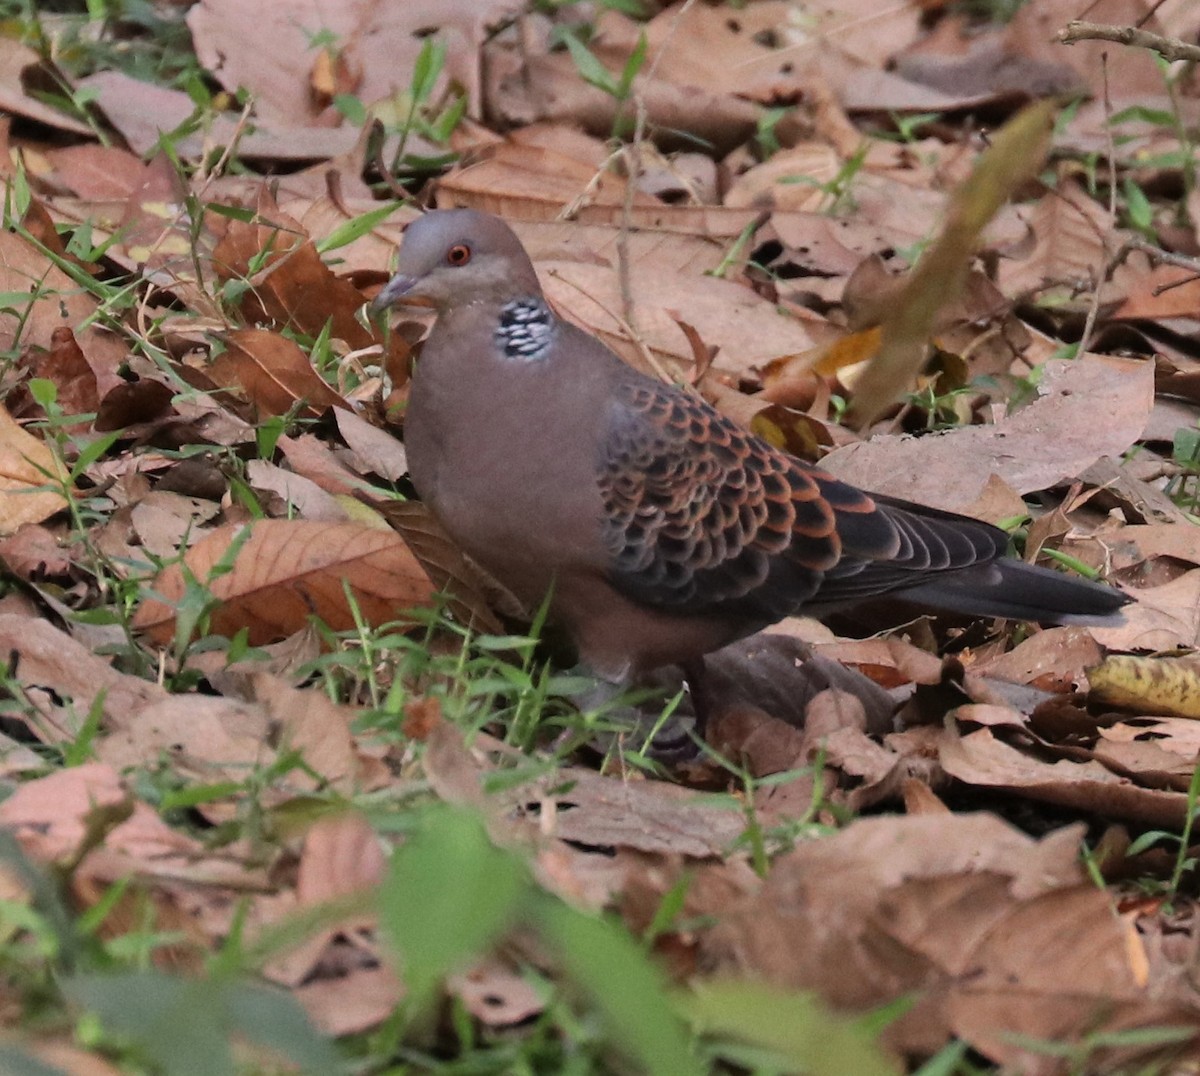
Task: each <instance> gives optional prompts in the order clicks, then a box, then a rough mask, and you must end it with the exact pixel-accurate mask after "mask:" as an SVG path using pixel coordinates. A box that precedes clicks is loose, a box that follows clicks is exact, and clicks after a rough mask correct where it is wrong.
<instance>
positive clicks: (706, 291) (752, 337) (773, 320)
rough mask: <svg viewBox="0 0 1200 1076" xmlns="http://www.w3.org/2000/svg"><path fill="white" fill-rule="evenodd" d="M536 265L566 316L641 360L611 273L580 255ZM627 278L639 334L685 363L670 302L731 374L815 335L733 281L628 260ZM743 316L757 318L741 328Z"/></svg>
mask: <svg viewBox="0 0 1200 1076" xmlns="http://www.w3.org/2000/svg"><path fill="white" fill-rule="evenodd" d="M538 268H539V269H540V270H541V271H542V273H543V278H542V279H543V284H544V286H545V289H546V295H547V297H548V298H549V299H550V301H551V302H552V303H553V304H554V306H555V308H556V309H557V310H558V311H559V312H560V313H561V314H562V315H563V316H564V317H566V318H567V319H568V320H570V321H573V322H575V323H576V324H577V325H579V326H581V327H582V328H583V329H585V330H587V331H588V332H589V333H591V334H592V335H594V336H598V337H600V339H602V340H603V341H604V342H605V343H606V344H608V345H609V346H610V347H612V348H614V349H615V350H616V351H617V352H618V353H620V354H622V355H623V356H624V357H625V358H626V359H627V360H629V361H631V362H632V363H633V364H635V365H637V366H641V367H643V368H644V367H645V365H646V362H645V359H644V358H643V356H642V352H641V350H640V349H639V348H638V347H637V346H636V345H635V344H633V342H632V341H631V340H630V336H629V333H628V331H627V329H626V327H625V326H624V325H623V324H622V323H621V321H619V320H618V319H623V318H624V315H623V313H622V302H621V293H620V286H619V282H618V280H617V275H616V273H614V272H612V271H611V270H609V269H606V268H602V267H600V266H596V265H584V264H582V263H580V262H546V261H543V262H541V263H540V265H539V266H538ZM631 280H632V290H633V294H634V295H635V296H637V297H638V306H637V310H636V319H637V324H636V331H637V334H638V337H639V338H640V340H641V341H642V342H643V343H644V344H645V345H646V347H648V348H649V349H650V350H651V351H652V352H654V353H655V354H656V355H657V356H659V357H660V358H665V359H668V360H670V361H671V362H674V363H678V364H679V365H680V366H682V367H683V368H684V369H687V368H689V367H690V366H691V364H692V357H693V356H692V349H691V345H690V344H689V343H688V340H687V336H686V335H685V334H684V332H683V331H682V330H681V329H680V327H679V325H678V323H677V321H676V320H675V318H673V317H672V316H671V314H668V313H667V311H668V310H670V311H672V312H674V314H675V315H676V317H677V318H679V319H680V320H682V321H685V322H687V323H688V324H689V325H691V326H693V327H694V328H695V330H696V331H697V332H698V333H699V334H700V338H701V340H703V341H704V343H705V344H706V345H707V346H708V347H716V348H719V351H718V352H717V357H716V359H715V360H714V362H713V366H714V368H716V369H717V370H722V371H727V372H729V373H732V374H735V375H742V374H746V373H748V372H749V371H751V370H752V369H754V368H756V367H759V366H763V365H765V364H766V363H768V362H770V361H771V360H772V359H777V358H779V357H780V356H783V355H792V354H795V353H796V352H801V351H808V350H810V349H811V348H812V347H813V345H814V343H816V340H815V338H814V337H813V335H812V334H811V333H810V332H809V331H808V328H807V326H806V325H805V324H804V323H802V322H801V321H799V320H798V319H796V318H791V317H788V316H787V315H785V314H782V313H780V312H779V311H778V310H777V309H776V308H775V306H774V304H772V303H769V302H768V301H767V300H766V299H763V298H760V297H759V296H757V295H755V294H754V293H753V292H752V291H749V290H748V289H747V288H745V287H742V286H741V285H739V284H735V283H733V282H732V281H729V280H718V279H717V278H715V277H709V276H701V275H699V274H697V273H695V272H684V273H678V274H667V273H663V272H657V273H654V274H650V273H644V272H643V271H642V270H641V269H640V267H638V266H633V267H631ZM748 324H753V325H754V326H755V331H754V333H753V334H747V332H746V326H747V325H748Z"/></svg>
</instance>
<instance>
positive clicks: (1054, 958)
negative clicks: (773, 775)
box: [695, 814, 1197, 1072]
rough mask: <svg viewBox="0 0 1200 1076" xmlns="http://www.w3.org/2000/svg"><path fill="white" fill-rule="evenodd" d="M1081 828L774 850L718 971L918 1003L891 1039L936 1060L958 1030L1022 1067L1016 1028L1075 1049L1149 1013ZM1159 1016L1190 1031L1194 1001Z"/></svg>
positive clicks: (994, 823) (983, 827) (906, 832)
mask: <svg viewBox="0 0 1200 1076" xmlns="http://www.w3.org/2000/svg"><path fill="white" fill-rule="evenodd" d="M1080 835H1081V834H1080V831H1079V829H1078V828H1077V827H1069V828H1067V829H1062V830H1059V831H1057V832H1055V833H1052V834H1051V835H1049V836H1048V837H1045V838H1043V839H1042V840H1041V841H1035V840H1033V839H1032V838H1030V837H1028V836H1026V835H1024V834H1022V833H1020V832H1018V831H1017V830H1015V829H1013V828H1011V827H1010V826H1008V825H1007V824H1006V823H1004V822H1002V821H1000V820H999V819H998V818H995V817H994V816H989V815H982V814H980V815H946V814H930V815H924V816H917V817H911V818H869V819H860V820H858V821H856V822H854V823H852V824H851V825H849V826H848V827H847V828H846V829H845V830H843V831H842V832H840V833H836V834H834V835H832V836H829V837H826V838H824V839H822V840H819V841H809V842H806V843H803V844H801V845H799V846H798V847H797V848H795V849H794V850H793V851H792V852H789V853H787V854H785V855H784V856H781V857H780V858H778V859H777V860H776V861H775V863H774V864H773V866H772V870H771V874H770V875H769V876H768V878H767V880H766V882H765V883H764V884H763V886H762V887H761V889H760V890H759V891H758V892H757V893H756V894H754V895H753V896H751V897H750V898H749V899H746V900H743V901H741V902H740V903H739V905H738V906H737V907H735V908H724V909H719V910H720V911H721V912H723V915H722V922H721V923H720V924H719V925H718V926H717V927H716V929H715V930H714V931H713V932H712V933H711V935H710V936H709V937H707V938H702V939H701V944H702V946H703V947H704V949H705V950H706V952H707V956H708V958H709V960H710V961H715V962H716V964H717V967H718V968H729V967H731V966H732V967H736V968H737V969H738V970H739V971H741V972H742V973H748V974H752V975H754V976H757V977H762V978H764V979H766V980H767V981H769V982H772V983H776V984H779V985H783V986H788V987H792V988H801V989H812V990H816V991H818V992H819V993H820V994H822V995H823V996H824V997H825V998H826V999H827V1000H829V1001H831V1002H833V1003H834V1004H835V1005H837V1006H839V1007H845V1008H850V1009H856V1010H862V1009H866V1008H869V1007H873V1006H876V1005H880V1004H885V1003H886V1002H888V1001H891V1000H894V999H896V998H897V997H899V996H901V995H905V996H908V997H909V998H910V999H911V1001H912V1002H914V1004H913V1005H912V1007H911V1008H910V1009H909V1010H908V1011H907V1012H906V1013H905V1014H904V1015H903V1016H901V1017H900V1018H899V1020H897V1021H896V1022H895V1023H894V1024H893V1025H891V1026H890V1027H889V1029H888V1032H887V1033H886V1035H885V1041H890V1042H891V1043H893V1044H894V1045H898V1046H901V1047H902V1048H906V1049H911V1050H916V1051H918V1052H922V1053H927V1052H929V1053H931V1052H934V1051H935V1050H937V1049H939V1048H940V1047H941V1045H942V1044H943V1043H944V1042H945V1041H946V1039H947V1038H949V1037H950V1036H952V1035H958V1036H959V1037H962V1038H965V1039H967V1041H969V1042H970V1043H971V1044H972V1045H974V1046H975V1047H976V1048H977V1049H982V1050H984V1051H986V1052H987V1053H988V1054H989V1055H990V1056H991V1057H992V1058H993V1059H995V1060H1002V1061H1005V1062H1009V1063H1015V1062H1017V1061H1018V1060H1020V1061H1028V1059H1029V1056H1030V1055H1029V1053H1027V1052H1025V1051H1026V1050H1028V1047H1027V1046H1026V1047H1025V1048H1024V1050H1023V1048H1022V1044H1021V1043H1020V1042H1019V1041H1017V1037H1018V1036H1021V1035H1026V1036H1029V1037H1031V1038H1041V1037H1045V1036H1046V1034H1047V1033H1049V1032H1053V1040H1054V1041H1056V1042H1058V1041H1067V1042H1073V1041H1079V1040H1080V1039H1081V1038H1082V1037H1083V1036H1085V1035H1087V1034H1088V1033H1089V1032H1095V1031H1097V1030H1099V1029H1101V1028H1107V1027H1110V1026H1112V1025H1113V1024H1114V1023H1118V1024H1119V1023H1120V1021H1121V1020H1122V1018H1123V1017H1125V1016H1127V1015H1129V1014H1131V1013H1135V1012H1136V1013H1137V1014H1138V1015H1139V1016H1141V1017H1142V1018H1143V1019H1144V1020H1145V1019H1147V1018H1148V1019H1149V1020H1151V1021H1152V1020H1153V1017H1150V1016H1149V1014H1147V1013H1146V1012H1145V1011H1144V1010H1143V1009H1142V1008H1141V1007H1142V1006H1144V1005H1146V1004H1147V999H1146V994H1145V991H1144V990H1143V988H1142V982H1141V981H1140V980H1139V974H1138V969H1139V967H1140V966H1143V965H1144V956H1142V955H1141V952H1140V946H1139V944H1138V942H1137V938H1136V936H1135V937H1133V938H1132V939H1131V938H1130V937H1129V931H1128V928H1127V927H1126V925H1125V924H1123V923H1122V922H1121V920H1120V919H1118V917H1117V916H1115V915H1114V914H1113V909H1112V905H1111V900H1110V897H1109V895H1108V894H1107V893H1105V892H1103V891H1101V890H1099V889H1096V888H1095V887H1094V886H1091V885H1089V884H1087V883H1085V882H1084V880H1083V877H1082V871H1081V869H1080V866H1079V859H1078V842H1079V838H1080ZM705 910H706V909H695V911H697V912H699V913H700V914H703V912H704V911H705ZM707 910H710V911H717V910H718V909H717V908H715V907H714V908H712V909H707ZM710 966H711V965H710ZM1168 996H1169V995H1168ZM1001 997H1002V998H1005V999H1008V1000H1009V1002H1020V1003H1021V1005H1020V1007H1019V1009H1018V1010H1017V1011H1014V1008H1013V1006H1012V1005H1011V1004H1009V1005H1001V1006H997V1005H996V1002H997V999H998V998H1001ZM1155 1015H1157V1016H1158V1018H1159V1020H1160V1021H1161V1022H1163V1023H1166V1022H1168V1020H1169V1019H1170V1017H1172V1016H1175V1017H1178V1018H1179V1022H1180V1023H1182V1024H1184V1025H1185V1026H1189V1027H1190V1028H1191V1029H1192V1032H1193V1033H1194V1032H1195V1028H1196V1024H1197V1014H1196V1011H1195V1009H1194V1006H1193V1007H1192V1008H1191V1011H1189V1010H1188V1009H1186V1008H1184V1007H1183V1006H1175V1007H1173V1009H1172V1007H1171V1006H1168V1005H1164V1006H1163V1007H1162V1008H1161V1009H1160V1010H1159V1011H1158V1012H1157V1013H1156V1014H1155ZM1013 1071H1021V1072H1035V1071H1036V1072H1048V1071H1051V1070H1049V1069H1035V1068H1028V1067H1024V1066H1018V1067H1016V1068H1014V1069H1013ZM1053 1071H1058V1070H1057V1069H1054V1070H1053ZM1088 1071H1093V1070H1091V1069H1089V1070H1088ZM1095 1071H1100V1070H1095Z"/></svg>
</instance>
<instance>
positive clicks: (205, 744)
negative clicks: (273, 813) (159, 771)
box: [96, 695, 276, 782]
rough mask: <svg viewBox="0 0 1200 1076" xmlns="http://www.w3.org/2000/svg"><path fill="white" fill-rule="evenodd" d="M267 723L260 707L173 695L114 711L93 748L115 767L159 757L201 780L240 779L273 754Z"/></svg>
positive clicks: (227, 700) (100, 756) (233, 701)
mask: <svg viewBox="0 0 1200 1076" xmlns="http://www.w3.org/2000/svg"><path fill="white" fill-rule="evenodd" d="M270 733H271V725H270V722H269V721H268V719H267V716H266V714H265V713H264V712H263V711H262V709H261V708H259V707H255V706H252V705H250V704H248V703H244V702H239V701H238V700H236V699H224V698H217V697H213V696H207V695H175V696H170V697H168V698H166V699H163V700H161V701H160V702H157V703H154V704H152V705H150V706H146V707H143V708H142V709H141V710H140V711H139V712H138V713H137V714H136V716H135V715H125V714H121V715H117V716H114V718H113V719H112V732H111V733H110V734H109V735H108V736H106V737H104V738H103V739H102V740H101V741H99V743H98V744H97V747H96V754H97V756H98V758H99V759H100V760H101V761H102V762H106V763H108V764H109V765H110V766H113V767H114V768H116V769H125V768H128V767H135V766H137V765H139V764H141V763H144V762H145V761H146V760H148V759H163V760H166V761H168V762H169V764H170V765H171V766H172V767H173V768H174V769H176V770H177V771H178V772H181V773H186V774H189V775H191V776H192V777H193V778H194V779H195V780H198V781H203V782H217V781H244V780H245V779H246V778H247V777H248V776H249V774H250V773H251V772H252V771H253V770H254V769H255V767H258V766H263V765H266V764H268V763H270V762H271V761H272V760H273V759H274V758H275V755H276V752H275V750H274V749H273V748H272V747H270V746H268V742H267V741H268V740H269V739H270Z"/></svg>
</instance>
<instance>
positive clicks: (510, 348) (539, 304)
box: [496, 299, 554, 362]
mask: <svg viewBox="0 0 1200 1076" xmlns="http://www.w3.org/2000/svg"><path fill="white" fill-rule="evenodd" d="M553 339H554V315H553V314H551V313H550V308H549V307H547V306H546V304H545V303H544V302H543V301H542V300H541V299H514V300H513V301H512V302H511V303H505V304H504V306H503V307H501V309H500V323H499V324H498V325H497V326H496V346H497V347H499V348H500V350H501V351H502V352H504V357H505V358H507V359H518V360H520V361H522V362H537V361H538V360H539V359H544V358H545V357H546V353H547V352H548V351H549V350H550V343H551V341H552V340H553Z"/></svg>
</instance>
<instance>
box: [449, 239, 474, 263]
mask: <svg viewBox="0 0 1200 1076" xmlns="http://www.w3.org/2000/svg"><path fill="white" fill-rule="evenodd" d="M470 260H471V248H470V247H469V246H467V245H466V243H455V244H454V246H452V247H451V248H450V249H449V250H448V251H446V261H448V262H449V263H450V264H451V265H466V264H467V262H469V261H470Z"/></svg>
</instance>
